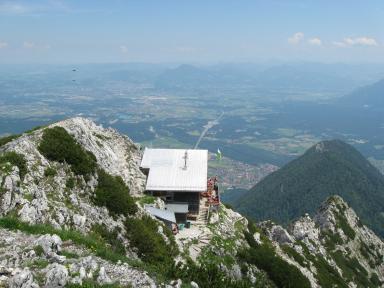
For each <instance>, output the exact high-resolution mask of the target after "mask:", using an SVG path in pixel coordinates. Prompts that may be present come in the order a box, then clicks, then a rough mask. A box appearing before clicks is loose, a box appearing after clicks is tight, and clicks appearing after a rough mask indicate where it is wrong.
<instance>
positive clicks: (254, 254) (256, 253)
mask: <svg viewBox="0 0 384 288" xmlns="http://www.w3.org/2000/svg"><path fill="white" fill-rule="evenodd" d="M253 226H254V224H253V223H251V222H250V223H249V231H250V232H245V238H246V240H247V242H248V244H249V246H250V248H249V249H245V250H243V251H241V252H240V255H239V256H240V257H241V259H243V261H245V262H246V263H250V264H254V265H255V266H256V267H258V268H259V269H262V270H264V271H265V272H266V273H267V274H268V276H269V278H270V279H271V280H272V281H273V282H274V283H275V284H276V286H277V287H297V288H301V287H303V288H307V287H308V288H309V287H311V284H310V282H309V280H308V279H307V278H306V277H305V276H304V275H303V274H302V273H301V272H300V270H299V269H298V268H296V267H295V266H293V265H291V264H289V263H288V262H286V261H284V260H283V259H282V258H281V257H280V256H278V255H277V254H276V251H275V248H274V247H273V246H272V244H271V243H270V242H269V241H267V240H266V239H265V238H264V239H263V240H264V241H263V243H262V244H258V243H256V241H255V239H254V238H253V234H254V233H253V232H255V228H254V227H253Z"/></svg>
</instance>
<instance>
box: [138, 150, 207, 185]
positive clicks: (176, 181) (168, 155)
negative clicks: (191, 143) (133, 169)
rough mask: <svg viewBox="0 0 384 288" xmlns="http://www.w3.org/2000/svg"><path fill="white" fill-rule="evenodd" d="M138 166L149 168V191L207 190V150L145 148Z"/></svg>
mask: <svg viewBox="0 0 384 288" xmlns="http://www.w3.org/2000/svg"><path fill="white" fill-rule="evenodd" d="M185 153H187V162H186V163H187V165H186V166H185ZM140 166H141V168H144V169H149V174H148V179H147V185H146V190H148V191H190V192H201V191H206V190H207V172H208V171H207V170H208V150H185V149H148V148H147V149H145V151H144V155H143V159H142V161H141V165H140Z"/></svg>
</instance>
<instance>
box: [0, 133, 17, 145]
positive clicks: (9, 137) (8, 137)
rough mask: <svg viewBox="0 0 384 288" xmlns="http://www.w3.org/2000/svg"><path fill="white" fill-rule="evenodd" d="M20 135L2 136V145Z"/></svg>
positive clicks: (0, 139)
mask: <svg viewBox="0 0 384 288" xmlns="http://www.w3.org/2000/svg"><path fill="white" fill-rule="evenodd" d="M18 137H20V135H9V136H5V137H1V138H0V147H1V146H3V145H5V144H7V143H8V142H11V141H12V140H14V139H16V138H18Z"/></svg>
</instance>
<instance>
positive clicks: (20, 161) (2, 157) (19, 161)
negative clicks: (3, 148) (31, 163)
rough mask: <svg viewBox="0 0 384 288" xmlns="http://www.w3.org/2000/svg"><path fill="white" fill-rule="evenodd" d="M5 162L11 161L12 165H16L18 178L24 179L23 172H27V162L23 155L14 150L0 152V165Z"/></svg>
mask: <svg viewBox="0 0 384 288" xmlns="http://www.w3.org/2000/svg"><path fill="white" fill-rule="evenodd" d="M6 163H11V165H12V166H17V167H18V168H19V173H20V178H21V179H24V176H25V174H27V172H28V168H27V162H26V160H25V158H24V155H21V154H18V153H16V152H14V151H11V152H5V153H3V154H0V165H3V164H6Z"/></svg>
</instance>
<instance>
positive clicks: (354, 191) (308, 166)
mask: <svg viewBox="0 0 384 288" xmlns="http://www.w3.org/2000/svg"><path fill="white" fill-rule="evenodd" d="M335 194H337V195H340V196H341V197H343V198H344V199H346V201H347V202H348V203H349V204H350V205H351V207H353V209H355V210H356V212H357V213H358V215H360V217H361V219H362V221H363V223H364V224H366V225H368V226H369V227H371V228H372V229H373V230H374V231H376V233H378V234H379V235H381V236H384V214H383V212H384V208H383V207H384V176H383V175H382V174H381V173H380V172H379V171H378V170H377V169H376V168H375V167H374V166H373V165H372V164H371V163H370V162H368V161H367V160H366V159H365V158H364V157H363V156H362V155H361V154H360V153H359V152H358V151H357V150H355V149H354V148H353V147H352V146H350V145H348V144H346V143H344V142H341V141H338V140H333V141H324V142H320V143H318V144H316V145H315V146H313V147H312V148H310V149H309V150H308V151H307V152H306V153H305V154H304V155H302V156H301V157H299V158H298V159H296V160H293V161H292V162H290V163H288V164H287V165H286V166H284V167H283V168H281V169H280V170H278V171H276V172H274V173H272V174H270V175H269V176H267V177H266V178H264V179H263V180H262V181H261V182H259V183H258V184H257V185H256V186H255V187H253V188H252V189H251V190H250V191H249V192H248V193H247V194H245V195H243V196H242V197H241V198H239V199H238V200H237V201H236V202H235V203H234V206H235V207H236V208H237V210H238V211H240V212H242V213H245V214H246V215H249V216H252V217H254V218H255V219H257V220H265V219H272V220H275V221H278V222H279V223H284V224H286V223H288V222H289V221H291V220H293V219H295V218H297V217H300V216H301V215H303V214H304V213H310V214H313V213H314V212H315V210H316V207H318V206H319V205H320V203H321V202H322V201H323V200H324V199H325V198H326V197H329V196H331V195H335Z"/></svg>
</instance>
